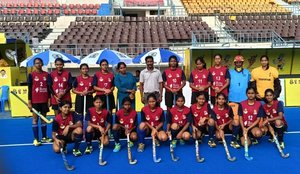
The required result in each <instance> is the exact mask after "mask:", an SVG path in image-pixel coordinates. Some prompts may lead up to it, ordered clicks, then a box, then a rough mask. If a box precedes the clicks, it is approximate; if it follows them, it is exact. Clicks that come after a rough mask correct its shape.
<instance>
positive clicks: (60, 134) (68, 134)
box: [52, 101, 82, 156]
mask: <svg viewBox="0 0 300 174" xmlns="http://www.w3.org/2000/svg"><path fill="white" fill-rule="evenodd" d="M59 110H60V113H59V114H58V115H57V116H56V117H55V119H54V121H53V125H52V137H53V140H54V142H53V150H54V152H56V153H59V152H60V147H63V148H64V149H65V150H66V146H67V144H68V143H72V142H74V148H73V155H74V156H81V155H82V154H81V152H80V150H79V145H80V142H81V140H82V120H81V118H80V116H78V115H77V114H74V113H72V112H71V103H70V102H69V101H61V102H60V103H59Z"/></svg>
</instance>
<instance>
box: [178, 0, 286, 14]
mask: <svg viewBox="0 0 300 174" xmlns="http://www.w3.org/2000/svg"><path fill="white" fill-rule="evenodd" d="M182 3H183V6H184V7H185V9H186V11H187V13H188V14H190V15H213V14H215V13H220V14H252V13H254V14H255V13H259V14H271V13H276V14H290V13H291V11H289V10H287V9H286V8H284V7H281V6H279V5H278V4H276V3H275V1H274V0H218V1H215V0H182Z"/></svg>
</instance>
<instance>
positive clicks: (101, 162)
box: [99, 134, 107, 166]
mask: <svg viewBox="0 0 300 174" xmlns="http://www.w3.org/2000/svg"><path fill="white" fill-rule="evenodd" d="M103 141H104V134H103V135H102V136H101V143H100V150H99V165H100V166H105V165H106V164H107V161H103V160H102V153H103Z"/></svg>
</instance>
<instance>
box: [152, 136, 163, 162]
mask: <svg viewBox="0 0 300 174" xmlns="http://www.w3.org/2000/svg"><path fill="white" fill-rule="evenodd" d="M152 155H153V161H154V162H155V163H159V162H160V161H161V158H157V157H156V145H155V136H153V137H152Z"/></svg>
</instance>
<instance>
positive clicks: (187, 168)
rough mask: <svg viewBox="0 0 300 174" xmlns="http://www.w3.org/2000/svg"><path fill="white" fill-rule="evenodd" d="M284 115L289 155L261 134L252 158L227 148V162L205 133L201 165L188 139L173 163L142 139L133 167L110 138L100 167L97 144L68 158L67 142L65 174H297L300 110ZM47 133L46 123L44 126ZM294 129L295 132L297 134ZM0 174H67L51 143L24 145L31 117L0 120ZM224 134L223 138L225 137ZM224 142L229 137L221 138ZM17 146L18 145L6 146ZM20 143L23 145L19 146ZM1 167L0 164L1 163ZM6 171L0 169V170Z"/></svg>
mask: <svg viewBox="0 0 300 174" xmlns="http://www.w3.org/2000/svg"><path fill="white" fill-rule="evenodd" d="M285 111H286V113H285V115H286V118H287V121H288V123H289V128H288V131H289V132H290V133H288V134H286V135H285V144H286V148H285V149H284V151H285V152H289V153H290V155H291V156H290V158H288V159H283V158H281V157H280V155H279V153H278V151H277V149H276V147H275V144H273V143H269V142H268V141H267V139H266V137H264V138H263V139H262V140H261V141H260V143H259V144H258V145H256V146H251V147H250V148H249V153H250V155H251V156H253V157H254V160H253V161H246V160H245V159H244V150H243V149H239V150H236V149H233V148H231V147H229V150H230V152H231V155H232V156H236V158H237V161H236V162H229V161H228V160H227V159H226V154H225V151H224V148H223V146H222V145H221V144H220V145H218V146H217V148H214V149H211V148H209V147H208V145H207V137H206V138H205V140H204V143H202V144H201V145H200V154H201V156H202V157H204V158H205V162H204V163H197V162H196V161H195V148H194V143H193V142H192V141H190V142H189V143H187V144H186V145H184V146H180V145H178V146H177V148H176V149H175V154H176V155H177V156H179V157H180V160H179V161H178V162H173V161H171V158H170V153H169V146H168V143H165V144H162V145H161V146H160V147H158V148H157V156H158V157H161V158H162V162H161V163H158V164H156V163H154V162H153V161H152V148H151V141H150V140H148V141H146V142H147V144H146V149H145V152H143V153H137V152H136V148H137V146H136V145H135V146H134V147H133V148H132V155H133V158H135V159H137V160H138V163H137V164H136V165H129V164H128V160H127V149H126V141H122V142H121V143H122V147H123V148H122V150H121V151H120V152H119V153H113V152H112V149H113V142H111V143H110V145H109V146H108V147H105V148H104V152H103V158H104V160H107V161H108V164H107V165H106V166H99V165H98V153H99V150H98V148H97V144H96V143H94V152H93V153H92V154H91V155H84V156H82V157H76V158H75V157H73V155H72V154H71V153H70V152H71V150H72V145H70V146H68V150H69V153H68V155H67V158H68V160H69V162H70V163H71V164H73V165H75V167H76V170H75V171H73V172H71V173H88V172H92V173H104V174H110V173H112V174H113V173H114V174H115V173H124V174H125V173H130V174H140V173H155V174H160V173H164V174H165V173H167V172H170V170H171V171H172V173H174V174H177V173H190V174H194V173H202V174H206V173H210V174H211V173H243V174H250V173H251V174H253V173H257V174H258V173H283V172H284V173H293V174H298V173H300V172H299V169H300V168H299V165H298V164H299V163H300V147H299V142H300V126H299V125H298V123H300V117H298V113H300V109H299V108H287V109H286V110H285ZM48 130H49V135H50V127H49V129H48ZM297 131H299V132H297ZM0 132H1V134H0V144H1V145H0V173H12V174H15V173H16V174H23V173H31V174H33V173H54V172H55V173H70V172H67V171H66V170H65V168H64V166H63V162H62V159H61V156H60V154H55V153H53V152H52V145H51V144H47V145H43V146H41V147H33V146H32V145H28V144H30V143H32V131H31V119H0ZM228 138H229V137H228ZM227 142H229V140H228V141H227ZM14 144H19V145H18V146H7V145H14ZM22 144H23V145H22ZM84 149H85V143H83V144H81V151H84ZM3 166H5V167H3ZM4 168H5V169H6V170H5V172H3V169H4Z"/></svg>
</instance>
